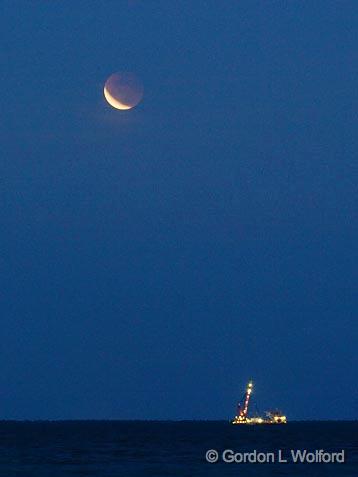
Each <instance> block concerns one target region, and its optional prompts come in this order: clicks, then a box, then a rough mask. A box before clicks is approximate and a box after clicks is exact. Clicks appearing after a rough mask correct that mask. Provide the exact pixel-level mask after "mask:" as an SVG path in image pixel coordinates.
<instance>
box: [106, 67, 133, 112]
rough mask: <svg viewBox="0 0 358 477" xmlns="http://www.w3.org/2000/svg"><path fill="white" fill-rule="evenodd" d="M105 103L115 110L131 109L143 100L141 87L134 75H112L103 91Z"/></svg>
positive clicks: (124, 73)
mask: <svg viewBox="0 0 358 477" xmlns="http://www.w3.org/2000/svg"><path fill="white" fill-rule="evenodd" d="M103 94H104V97H105V98H106V100H107V102H108V103H109V104H110V105H111V106H112V107H113V108H116V109H121V110H126V109H132V108H134V106H137V104H138V103H139V102H140V101H141V99H142V98H143V85H142V82H141V81H140V80H139V78H138V77H137V76H136V75H135V74H134V73H126V72H123V73H121V72H119V73H113V75H111V76H110V77H109V78H108V79H107V81H106V83H105V85H104V90H103Z"/></svg>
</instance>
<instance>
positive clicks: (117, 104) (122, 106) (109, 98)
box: [103, 87, 132, 111]
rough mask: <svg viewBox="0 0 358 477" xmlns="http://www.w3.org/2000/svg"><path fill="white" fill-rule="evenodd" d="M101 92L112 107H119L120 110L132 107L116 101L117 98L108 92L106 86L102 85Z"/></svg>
mask: <svg viewBox="0 0 358 477" xmlns="http://www.w3.org/2000/svg"><path fill="white" fill-rule="evenodd" d="M103 94H104V97H105V98H106V100H107V101H108V102H109V104H110V105H111V106H113V108H116V109H121V110H122V111H125V110H127V109H131V108H132V106H128V105H127V104H124V103H121V102H120V101H118V99H116V98H114V97H113V96H112V95H111V94H110V93H109V91H108V90H107V88H106V87H104V90H103Z"/></svg>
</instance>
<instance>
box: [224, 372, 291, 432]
mask: <svg viewBox="0 0 358 477" xmlns="http://www.w3.org/2000/svg"><path fill="white" fill-rule="evenodd" d="M253 386H254V385H253V382H252V381H250V382H249V383H248V385H247V387H246V392H245V394H244V396H243V399H242V401H240V402H239V403H238V405H237V413H236V416H235V417H234V419H233V420H232V421H231V424H249V425H250V424H286V423H287V418H286V416H285V415H284V414H283V413H282V412H281V411H278V410H275V411H266V413H265V416H264V417H262V416H254V417H249V416H248V411H249V402H250V397H251V394H252V391H253Z"/></svg>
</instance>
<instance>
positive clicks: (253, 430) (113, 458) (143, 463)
mask: <svg viewBox="0 0 358 477" xmlns="http://www.w3.org/2000/svg"><path fill="white" fill-rule="evenodd" d="M357 441H358V422H335V423H333V422H324V423H319V422H315V423H312V422H311V423H289V424H288V425H287V426H277V427H276V426H275V427H273V426H272V427H266V426H262V427H260V426H257V427H254V426H253V427H238V426H230V425H229V424H227V423H225V422H179V423H178V422H176V423H175V422H149V423H148V422H147V423H146V422H118V421H107V422H96V421H94V422H91V421H83V422H28V423H25V422H24V423H20V422H0V476H1V477H3V476H4V477H12V476H17V477H35V476H36V477H45V476H46V477H58V476H61V477H62V476H74V475H77V476H101V477H109V476H111V477H112V476H121V477H122V476H123V477H127V476H128V477H131V476H133V477H134V476H135V477H137V476H155V477H160V476H167V477H169V476H180V477H185V476H188V477H195V476H208V477H210V476H221V477H225V476H234V475H235V476H251V475H255V476H271V475H275V476H285V475H294V476H295V475H297V476H311V475H312V476H321V475H322V476H326V475H329V476H330V475H332V476H357V475H358V442H357ZM208 449H217V450H219V451H223V450H224V449H233V450H235V451H236V452H245V451H250V452H251V451H253V450H255V449H257V450H258V451H265V452H267V451H274V452H275V453H276V452H277V450H278V449H282V450H283V451H284V452H286V453H289V451H290V449H309V450H315V449H324V450H326V451H340V450H342V449H344V450H345V452H346V463H345V464H293V463H288V464H278V463H274V464H227V463H223V462H221V463H220V462H219V463H216V464H209V463H207V462H206V461H205V453H206V451H207V450H208Z"/></svg>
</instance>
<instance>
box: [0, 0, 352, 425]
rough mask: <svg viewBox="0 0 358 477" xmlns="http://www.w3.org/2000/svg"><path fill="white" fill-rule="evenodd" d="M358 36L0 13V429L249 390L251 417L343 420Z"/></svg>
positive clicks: (29, 10)
mask: <svg viewBox="0 0 358 477" xmlns="http://www.w3.org/2000/svg"><path fill="white" fill-rule="evenodd" d="M357 24H358V8H357V2H356V1H355V0H354V1H342V2H337V1H327V0H324V1H319V0H316V1H314V2H313V1H289V2H288V1H286V0H285V1H271V2H266V1H263V0H262V1H255V0H247V1H242V0H241V1H222V0H215V1H214V0H195V1H193V0H178V1H168V0H155V1H154V0H153V1H151V0H142V1H141V0H138V1H135V0H133V1H124V0H123V1H119V0H116V1H110V0H106V1H105V2H103V1H91V2H88V1H81V0H76V1H73V2H61V1H45V0H42V1H35V0H33V1H31V2H29V1H25V0H23V1H18V0H5V1H3V2H2V3H1V15H0V31H1V53H0V54H1V57H0V65H1V66H0V72H1V86H2V95H1V96H2V98H1V107H0V139H1V158H0V167H1V169H0V178H1V184H0V187H1V189H0V194H1V195H0V197H1V207H0V223H1V235H0V246H1V248H0V250H1V252H0V253H1V255H0V270H1V288H0V319H1V348H0V416H1V417H2V418H16V419H22V418H28V419H37V418H42V419H47V418H54V419H57V418H116V419H135V418H137V419H143V418H150V419H181V418H187V419H202V418H208V419H214V418H217V419H226V418H229V417H231V416H232V414H233V413H234V410H235V405H236V401H237V399H238V398H240V397H241V395H242V392H243V388H244V386H245V384H246V382H247V381H248V379H249V378H253V380H254V382H255V385H256V400H257V402H258V403H259V405H260V407H261V408H265V407H269V406H270V405H271V406H275V407H280V408H282V409H283V410H284V411H285V412H286V413H287V415H288V416H289V418H299V419H305V418H335V419H338V418H357V414H358V397H357V366H358V363H357V352H356V347H357V341H358V340H357V338H358V333H357V331H358V325H357V311H358V306H357V279H358V277H357V258H358V257H357V250H358V245H357V244H358V233H357V232H358V228H357V214H356V212H357V176H358V174H357V146H358V123H357V106H358V56H357V51H358V31H357ZM121 70H124V71H134V72H135V73H136V74H137V75H138V76H139V77H140V78H141V79H142V81H143V84H144V88H145V95H144V99H143V101H142V103H141V104H140V105H139V106H138V107H137V108H135V109H133V110H131V111H127V112H121V111H117V110H114V109H112V108H110V107H109V106H108V105H107V103H106V102H105V100H104V98H103V93H102V91H103V84H104V82H105V80H106V79H107V77H108V76H109V75H110V74H112V73H113V72H115V71H121Z"/></svg>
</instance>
